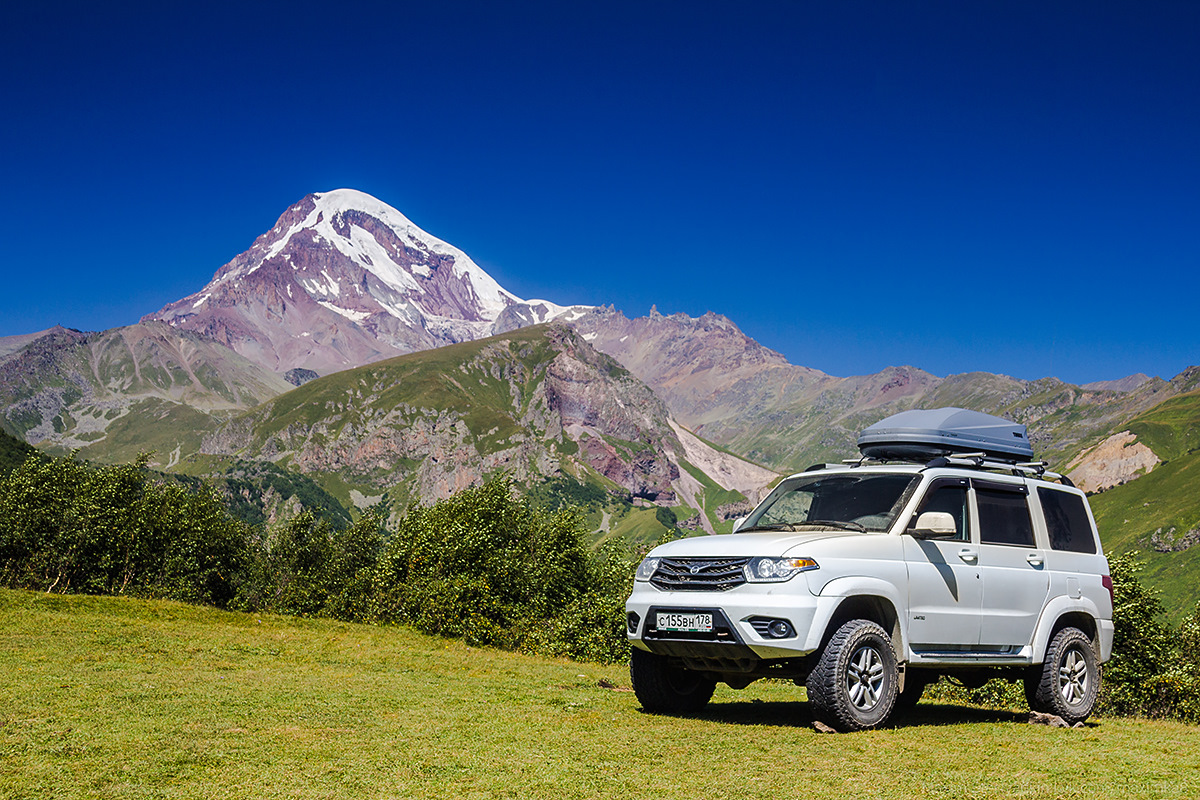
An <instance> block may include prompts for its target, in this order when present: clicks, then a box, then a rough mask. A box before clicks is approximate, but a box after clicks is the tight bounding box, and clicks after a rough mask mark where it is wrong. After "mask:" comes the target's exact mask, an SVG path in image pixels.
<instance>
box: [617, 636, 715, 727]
mask: <svg viewBox="0 0 1200 800" xmlns="http://www.w3.org/2000/svg"><path fill="white" fill-rule="evenodd" d="M629 677H630V679H631V680H632V681H633V692H634V694H635V695H636V696H637V699H638V701H639V702H640V703H641V704H642V708H644V709H645V710H646V711H649V712H650V713H651V714H694V713H696V712H697V711H699V710H700V709H702V708H704V706H705V705H706V704H707V703H708V701H709V700H710V699H712V696H713V690H714V689H716V688H717V682H716V681H715V680H712V679H711V678H706V677H704V676H703V675H701V674H700V673H698V672H693V671H692V670H689V669H684V668H683V667H676V666H673V665H672V664H671V662H670V660H669V659H668V658H667V657H666V656H660V655H656V654H654V653H648V652H646V651H645V650H641V649H639V648H636V647H635V648H633V652H632V653H631V654H630V656H629Z"/></svg>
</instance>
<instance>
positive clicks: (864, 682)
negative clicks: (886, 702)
mask: <svg viewBox="0 0 1200 800" xmlns="http://www.w3.org/2000/svg"><path fill="white" fill-rule="evenodd" d="M884 676H885V670H884V667H883V656H881V655H880V654H879V651H878V650H876V649H875V648H874V647H872V646H870V645H863V646H862V647H860V648H858V649H857V650H855V651H854V655H852V656H851V657H850V663H848V664H847V665H846V691H847V693H848V694H849V695H850V703H851V704H852V705H853V706H854V707H855V708H857V709H858V710H859V711H870V710H871V709H872V708H874V707H875V706H876V705H878V704H879V698H880V697H881V696H882V694H883V681H884Z"/></svg>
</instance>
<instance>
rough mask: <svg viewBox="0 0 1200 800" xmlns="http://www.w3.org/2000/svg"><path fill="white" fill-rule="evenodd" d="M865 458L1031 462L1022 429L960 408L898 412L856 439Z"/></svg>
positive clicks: (989, 416)
mask: <svg viewBox="0 0 1200 800" xmlns="http://www.w3.org/2000/svg"><path fill="white" fill-rule="evenodd" d="M858 449H859V450H861V451H862V454H863V455H864V456H869V457H871V458H880V459H885V460H892V461H928V460H929V459H932V458H937V457H938V456H947V455H952V454H954V453H983V454H984V455H986V456H987V457H988V458H990V459H995V460H998V461H1006V462H1011V463H1018V462H1023V461H1031V460H1033V448H1032V447H1031V446H1030V444H1029V437H1028V435H1027V433H1026V429H1025V426H1024V425H1019V424H1017V423H1015V422H1009V421H1008V420H1006V419H1001V418H1000V417H993V416H992V415H991V414H983V413H980V412H978V411H968V410H967V409H964V408H934V409H929V410H927V411H902V412H900V413H899V414H893V415H892V416H890V417H887V418H886V419H881V420H880V421H879V422H876V423H875V424H874V425H871V426H870V427H868V428H865V429H864V430H863V432H862V433H860V434H859V435H858Z"/></svg>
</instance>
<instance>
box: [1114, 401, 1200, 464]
mask: <svg viewBox="0 0 1200 800" xmlns="http://www.w3.org/2000/svg"><path fill="white" fill-rule="evenodd" d="M1129 430H1131V431H1132V432H1133V433H1134V434H1136V435H1137V438H1138V440H1139V441H1140V442H1142V443H1143V444H1145V445H1146V446H1147V447H1149V448H1150V449H1151V450H1153V451H1154V453H1155V455H1157V456H1158V457H1159V458H1161V459H1163V460H1164V461H1167V460H1170V459H1174V458H1176V457H1178V456H1180V455H1184V454H1186V453H1189V452H1192V451H1194V450H1196V449H1198V448H1200V392H1192V393H1190V394H1184V395H1179V396H1178V397H1172V398H1171V399H1170V400H1167V401H1165V402H1162V403H1160V404H1159V405H1157V406H1155V407H1154V408H1152V409H1150V410H1149V411H1147V412H1146V413H1145V414H1142V415H1141V416H1139V417H1138V418H1137V419H1135V420H1134V421H1133V422H1131V423H1130V424H1129Z"/></svg>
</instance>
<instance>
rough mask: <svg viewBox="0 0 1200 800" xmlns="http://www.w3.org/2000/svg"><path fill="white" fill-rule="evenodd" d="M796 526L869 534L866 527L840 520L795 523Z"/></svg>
mask: <svg viewBox="0 0 1200 800" xmlns="http://www.w3.org/2000/svg"><path fill="white" fill-rule="evenodd" d="M796 525H806V526H813V527H817V528H838V529H839V530H843V531H859V532H861V533H866V532H867V529H866V527H865V526H863V525H859V524H858V523H857V522H848V521H847V522H843V521H842V520H840V519H810V520H805V521H804V522H797V523H794V525H793V527H795V526H796Z"/></svg>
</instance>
